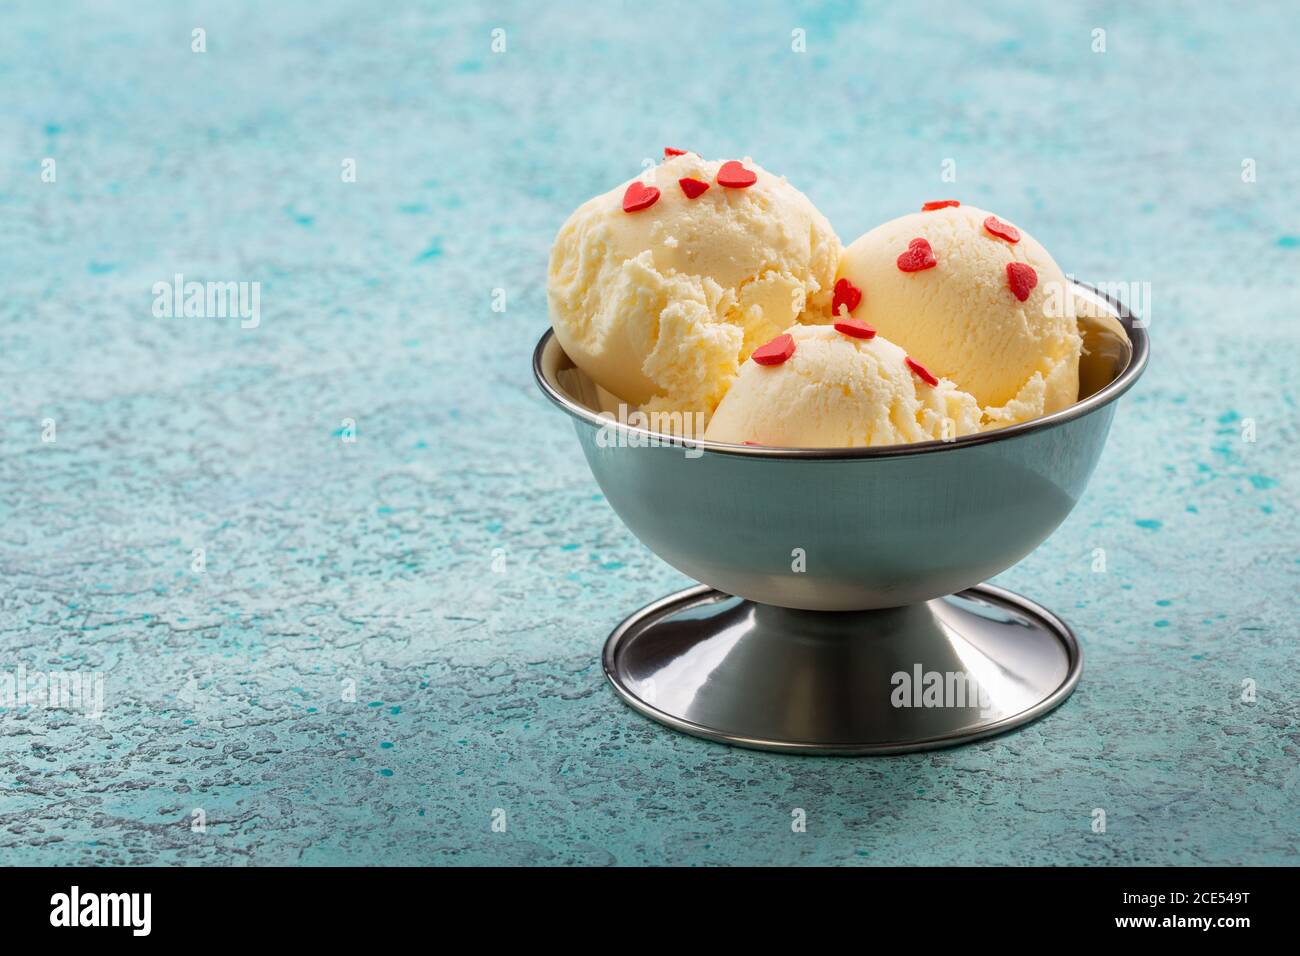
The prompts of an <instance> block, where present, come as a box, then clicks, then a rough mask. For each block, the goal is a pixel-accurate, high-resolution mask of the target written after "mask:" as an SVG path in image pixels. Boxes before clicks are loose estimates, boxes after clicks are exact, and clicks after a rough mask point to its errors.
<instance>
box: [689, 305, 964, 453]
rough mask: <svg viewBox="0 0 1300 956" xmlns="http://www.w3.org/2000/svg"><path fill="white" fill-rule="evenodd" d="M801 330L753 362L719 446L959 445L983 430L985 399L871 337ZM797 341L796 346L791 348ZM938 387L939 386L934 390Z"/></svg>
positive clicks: (719, 414)
mask: <svg viewBox="0 0 1300 956" xmlns="http://www.w3.org/2000/svg"><path fill="white" fill-rule="evenodd" d="M861 325H862V324H861V323H854V324H852V325H849V326H846V327H847V328H849V329H850V331H851V332H852V334H846V333H845V332H841V331H839V329H837V328H836V327H835V326H830V325H796V326H793V327H791V328H789V329H787V330H786V332H785V333H784V334H783V335H782V336H780V337H779V339H778V341H777V343H775V347H774V348H771V349H769V348H766V347H764V348H763V349H761V350H760V351H758V352H756V353H755V358H759V359H762V360H764V361H765V362H769V363H771V364H760V363H759V362H758V361H754V360H751V361H749V362H746V363H745V365H744V367H743V368H742V369H741V371H740V374H739V375H738V376H737V378H736V380H735V382H734V383H733V384H732V386H731V390H730V391H728V392H727V395H726V397H725V398H723V399H722V402H721V403H720V404H719V405H718V409H717V411H716V412H715V413H714V415H713V418H712V420H711V421H710V422H709V426H708V429H707V430H706V431H705V433H704V437H705V438H706V439H708V440H709V441H720V442H729V443H731V444H737V445H738V444H743V443H746V442H749V443H752V444H757V445H776V446H782V447H796V448H856V447H863V446H868V445H898V444H903V443H906V442H918V441H932V440H934V439H952V438H956V437H958V436H960V435H970V434H973V433H974V432H977V431H979V430H980V408H979V405H978V404H977V403H976V401H975V399H974V398H973V397H972V396H970V395H968V394H966V393H965V392H962V391H959V390H958V389H957V388H956V386H954V385H953V383H952V382H950V381H947V380H946V379H935V377H934V376H933V375H931V374H930V372H929V371H928V370H927V369H926V368H925V367H924V366H923V365H922V364H921V363H919V362H916V361H915V360H912V361H910V362H909V357H908V355H907V353H905V352H904V351H903V350H902V349H901V348H899V347H898V346H897V345H895V344H894V343H892V342H889V341H887V340H886V339H884V338H883V337H881V336H879V335H876V336H874V337H872V338H865V337H863V336H865V335H868V334H870V329H868V328H865V327H862V328H859V327H857V326H861ZM787 337H788V339H789V341H785V340H786V338H787ZM932 383H933V384H932Z"/></svg>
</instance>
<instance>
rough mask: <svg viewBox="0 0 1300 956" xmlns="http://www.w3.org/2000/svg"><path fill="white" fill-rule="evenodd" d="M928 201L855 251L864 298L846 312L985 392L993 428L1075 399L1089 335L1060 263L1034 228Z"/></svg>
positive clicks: (855, 283)
mask: <svg viewBox="0 0 1300 956" xmlns="http://www.w3.org/2000/svg"><path fill="white" fill-rule="evenodd" d="M926 207H927V208H925V209H924V210H923V211H921V212H918V213H913V214H911V215H907V216H902V217H900V218H898V219H894V220H891V221H890V222H887V223H885V224H884V225H881V226H877V227H876V228H875V229H872V230H871V231H870V232H868V233H866V234H865V235H863V236H862V237H860V238H859V239H858V240H856V241H855V242H854V243H853V244H852V245H850V246H849V247H848V248H847V249H845V251H844V256H843V258H842V260H841V263H840V268H839V273H838V280H839V281H841V282H842V283H843V285H841V290H844V289H846V288H850V289H852V290H854V292H855V293H858V294H860V302H858V303H857V306H856V308H852V309H850V308H849V307H848V306H847V305H844V306H842V307H841V308H839V309H837V311H838V312H839V313H840V314H847V313H850V312H851V314H852V316H853V317H854V318H857V319H861V320H863V321H865V322H866V323H867V324H868V325H870V326H873V327H874V328H875V329H877V330H878V331H879V333H880V335H882V336H884V337H885V338H887V339H889V340H890V341H893V342H896V343H897V344H898V345H899V346H901V347H902V348H903V349H905V350H906V351H907V353H908V354H909V355H911V356H912V357H913V358H915V359H916V360H917V361H919V362H921V363H923V364H924V365H925V366H926V367H927V368H929V369H931V370H932V371H933V372H934V374H936V375H939V376H946V377H947V378H950V379H951V380H952V381H953V382H954V383H955V384H956V385H957V387H958V388H960V389H961V390H963V391H965V392H969V393H970V394H971V395H973V396H974V398H975V400H976V401H978V402H979V404H980V406H981V408H982V409H983V422H984V427H985V428H997V427H1001V426H1003V425H1009V424H1013V423H1015V422H1021V421H1027V420H1029V419H1031V418H1037V417H1038V416H1040V415H1045V414H1049V413H1051V412H1054V411H1058V410H1060V409H1062V408H1065V407H1066V406H1068V405H1071V404H1073V403H1074V402H1075V401H1076V399H1077V398H1078V392H1079V349H1080V345H1081V339H1080V336H1079V332H1078V329H1077V327H1076V325H1075V321H1074V318H1073V317H1072V316H1071V315H1069V314H1068V312H1067V310H1065V309H1063V308H1062V307H1061V303H1062V300H1063V292H1064V290H1065V284H1066V280H1065V276H1064V274H1063V273H1062V272H1061V269H1060V267H1059V266H1057V264H1056V263H1055V261H1053V259H1052V257H1051V256H1050V255H1048V253H1047V250H1045V249H1044V248H1043V247H1042V246H1041V245H1039V244H1038V243H1037V242H1036V241H1035V240H1034V239H1033V238H1032V237H1031V236H1029V235H1028V234H1027V233H1025V232H1024V231H1023V230H1020V229H1017V228H1016V227H1015V226H1013V225H1011V224H1010V223H1007V222H1005V221H1004V220H1000V219H998V218H997V217H996V216H993V215H991V214H990V213H988V212H985V211H984V210H982V209H976V208H975V207H973V206H963V205H959V204H957V203H956V202H955V201H947V202H943V203H927V204H926ZM842 298H844V296H843V295H840V296H838V297H837V299H842Z"/></svg>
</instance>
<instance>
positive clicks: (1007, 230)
mask: <svg viewBox="0 0 1300 956" xmlns="http://www.w3.org/2000/svg"><path fill="white" fill-rule="evenodd" d="M984 228H985V229H987V230H988V231H989V232H991V233H992V234H993V235H995V236H997V237H998V238H999V239H1005V240H1006V241H1007V242H1019V241H1020V230H1019V229H1017V228H1016V227H1015V226H1013V225H1011V224H1010V223H1005V222H1003V221H1002V220H1000V219H999V218H998V217H997V216H989V217H988V218H987V219H985V220H984Z"/></svg>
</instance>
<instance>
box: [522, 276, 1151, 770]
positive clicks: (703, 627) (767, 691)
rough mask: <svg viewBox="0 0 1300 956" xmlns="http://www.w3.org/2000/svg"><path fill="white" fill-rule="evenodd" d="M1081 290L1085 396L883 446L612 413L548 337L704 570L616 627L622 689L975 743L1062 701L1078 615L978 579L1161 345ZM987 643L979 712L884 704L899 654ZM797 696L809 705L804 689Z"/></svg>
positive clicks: (556, 381)
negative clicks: (1059, 406) (643, 422)
mask: <svg viewBox="0 0 1300 956" xmlns="http://www.w3.org/2000/svg"><path fill="white" fill-rule="evenodd" d="M1073 292H1074V296H1075V299H1076V300H1077V301H1078V302H1080V303H1082V306H1083V307H1082V308H1081V310H1080V311H1081V312H1082V313H1084V314H1083V315H1081V317H1080V318H1079V327H1080V331H1081V332H1082V333H1083V336H1084V355H1083V358H1082V360H1081V363H1080V379H1081V385H1080V398H1079V401H1078V402H1077V403H1076V404H1074V405H1072V406H1070V407H1069V408H1067V409H1064V410H1062V411H1060V412H1057V413H1055V414H1052V415H1048V416H1045V417H1043V418H1039V419H1036V420H1034V421H1031V422H1026V423H1023V424H1019V425H1014V426H1011V427H1009V428H1004V429H1000V430H996V431H991V432H984V433H981V434H976V435H969V436H964V437H961V438H956V439H954V440H951V441H933V442H924V443H919V444H911V445H899V446H888V447H880V448H862V449H795V448H770V447H756V446H738V445H728V444H721V443H712V442H707V441H703V440H699V441H682V440H678V439H672V438H669V437H667V436H663V435H655V434H652V433H650V432H648V431H646V430H644V429H639V428H636V427H634V426H632V425H626V424H620V423H618V422H616V421H611V419H610V416H608V415H607V414H606V415H602V414H601V410H600V409H599V408H597V407H595V403H593V402H592V401H591V399H590V393H589V392H587V391H586V390H584V389H579V388H575V387H573V382H574V381H575V376H580V373H577V372H576V371H575V370H574V369H573V365H572V363H571V362H570V361H569V359H568V357H567V356H566V355H565V354H564V352H563V350H562V349H561V348H560V346H559V344H558V343H557V342H556V340H555V338H554V336H553V334H552V333H550V332H547V333H546V334H545V335H543V336H542V339H541V341H540V342H539V343H538V345H537V349H536V351H535V353H534V358H533V366H534V372H535V374H536V377H537V381H538V384H539V385H540V387H541V389H542V391H543V392H544V393H545V394H546V396H547V397H548V398H550V399H551V401H553V402H554V403H555V404H556V405H557V406H559V407H560V408H562V409H563V410H564V411H566V412H567V413H568V414H569V415H570V416H571V417H572V418H573V420H574V426H575V430H576V431H577V434H578V440H579V443H580V444H581V446H582V450H583V453H584V454H585V455H586V457H587V462H588V464H589V465H590V467H591V471H592V474H593V475H594V476H595V478H596V481H597V483H598V484H599V485H600V488H601V491H602V492H603V493H604V496H605V498H606V499H607V500H608V501H609V503H610V505H611V506H612V507H613V508H614V510H615V511H616V512H617V513H618V515H619V517H620V518H621V519H622V520H623V521H624V523H626V524H627V526H628V528H629V529H631V531H632V533H633V534H635V535H636V536H637V537H638V538H639V539H640V540H641V541H642V542H643V543H644V544H645V545H646V546H647V547H649V548H650V549H651V550H652V551H654V552H655V553H656V554H657V555H659V557H661V558H662V559H663V560H665V561H667V562H668V563H669V564H671V565H672V566H673V567H675V568H677V569H678V570H680V571H682V572H684V573H686V574H688V575H690V576H691V577H692V578H694V579H696V580H698V581H701V582H703V583H704V584H705V585H707V586H708V587H707V588H696V589H692V590H690V591H687V592H682V593H681V594H678V595H673V596H670V597H669V598H665V599H664V600H662V601H659V602H656V603H655V604H653V605H651V606H650V607H649V608H645V609H643V610H642V611H641V612H638V614H637V615H634V616H633V617H632V618H629V619H628V620H627V621H625V622H624V623H623V624H622V625H620V626H619V628H617V629H616V630H615V631H614V633H613V634H612V635H611V636H610V639H609V641H608V643H607V646H606V653H605V665H606V672H607V674H608V675H609V677H610V680H611V681H612V682H613V683H614V686H615V688H616V689H617V690H618V692H619V693H620V695H622V696H623V697H624V699H625V700H627V702H628V703H630V704H632V705H633V706H634V707H636V708H637V709H638V710H641V711H642V712H643V713H646V714H647V715H648V716H651V717H654V718H655V719H657V720H660V721H662V722H664V723H667V724H669V725H671V726H674V727H676V728H677V729H680V730H685V731H687V732H690V733H694V734H697V735H699V736H705V737H711V738H714V739H720V740H726V741H729V742H732V743H738V744H743V745H748V746H756V747H763V748H767V749H778V750H792V751H799V752H831V753H871V752H894V751H900V750H914V749H922V748H925V747H934V746H942V745H946V744H951V743H956V742H960V741H964V740H969V739H974V738H976V737H982V736H987V735H989V734H992V733H998V732H1000V731H1002V730H1005V729H1008V728H1009V727H1012V726H1016V725H1018V724H1021V723H1024V722H1026V721H1027V720H1031V719H1033V718H1034V717H1037V716H1039V714H1041V713H1044V712H1046V711H1047V710H1050V709H1051V707H1054V706H1055V705H1056V704H1058V703H1060V701H1061V700H1064V698H1065V697H1066V696H1068V694H1069V692H1070V691H1071V690H1072V689H1073V687H1074V684H1075V683H1076V682H1077V680H1078V676H1079V672H1080V669H1081V661H1082V657H1081V653H1080V651H1079V648H1078V644H1077V641H1076V640H1075V638H1074V635H1073V634H1072V633H1071V632H1070V630H1069V628H1068V627H1067V626H1066V625H1065V624H1064V623H1063V622H1061V621H1060V620H1059V619H1058V618H1056V617H1055V616H1054V615H1052V614H1051V613H1050V612H1048V611H1046V610H1045V609H1043V608H1041V607H1039V606H1037V605H1034V604H1033V603H1032V602H1029V601H1027V600H1025V599H1024V598H1020V597H1018V596H1016V595H1012V594H1010V593H1009V592H1006V591H1003V590H1001V589H997V588H993V587H991V586H988V585H981V584H980V583H981V582H983V581H985V580H986V579H988V578H990V577H992V576H994V575H996V574H998V573H999V572H1001V571H1003V570H1005V569H1006V568H1008V567H1010V566H1011V565H1013V564H1015V563H1016V562H1017V561H1019V560H1020V559H1021V558H1023V557H1024V556H1025V555H1027V554H1029V553H1030V552H1031V551H1032V550H1033V549H1034V548H1036V547H1037V546H1038V545H1039V544H1040V543H1042V541H1043V540H1045V539H1046V538H1047V537H1048V535H1050V534H1051V533H1052V532H1053V531H1054V530H1055V529H1056V528H1057V526H1059V525H1060V524H1061V522H1062V521H1064V520H1065V517H1066V516H1067V515H1068V514H1069V513H1070V511H1071V509H1072V508H1073V507H1074V505H1075V503H1076V502H1077V501H1078V500H1079V497H1080V496H1081V495H1082V494H1083V490H1084V488H1085V486H1086V485H1087V483H1088V479H1089V478H1090V477H1091V475H1092V472H1093V469H1094V468H1095V467H1096V465H1097V461H1098V459H1099V457H1100V456H1101V450H1102V447H1103V445H1104V444H1105V441H1106V436H1107V434H1108V432H1109V431H1110V425H1111V421H1112V419H1113V418H1114V415H1115V408H1116V405H1115V400H1116V399H1118V398H1119V397H1120V396H1121V395H1123V394H1124V393H1125V392H1126V391H1128V389H1129V388H1130V387H1132V385H1133V384H1134V382H1136V381H1137V379H1138V377H1139V376H1140V375H1141V374H1142V371H1143V369H1144V367H1145V365H1146V362H1147V353H1148V339H1147V334H1146V331H1145V329H1144V327H1143V326H1142V323H1141V322H1139V321H1137V320H1136V319H1135V318H1134V317H1133V316H1132V315H1130V314H1129V313H1128V312H1127V310H1125V309H1124V308H1123V307H1122V306H1121V305H1119V304H1118V303H1116V302H1114V301H1112V300H1110V299H1107V298H1105V297H1103V296H1101V295H1099V294H1098V293H1096V292H1095V291H1093V290H1092V289H1090V288H1088V287H1086V286H1083V285H1076V287H1075V288H1074V290H1073ZM565 383H568V385H569V387H568V388H566V387H565ZM575 393H577V394H575ZM577 395H583V396H584V397H582V398H580V397H577ZM825 612H853V613H849V614H828V613H825ZM976 659H977V660H978V661H979V667H977V668H975V669H976V670H982V672H983V675H984V677H983V679H982V680H981V681H980V682H979V684H980V689H981V691H982V692H984V700H983V704H982V705H981V706H980V707H978V708H972V707H967V706H961V707H957V706H952V707H936V708H922V709H921V710H915V709H913V708H910V707H907V706H901V707H900V706H898V705H897V703H896V701H895V703H894V704H893V705H889V704H886V705H885V706H884V707H883V708H882V707H881V706H878V705H879V704H880V700H879V698H880V692H881V690H882V689H884V690H889V686H888V681H889V680H890V679H895V678H896V675H897V674H898V673H900V671H899V670H897V669H895V670H888V669H889V668H891V667H892V668H905V669H907V670H909V671H910V672H912V673H920V674H925V673H929V672H930V671H931V670H932V669H933V668H932V665H934V667H937V668H938V669H937V670H935V673H939V674H948V673H951V672H952V671H951V668H950V667H948V668H945V667H940V666H939V665H953V666H958V665H959V670H961V671H962V672H963V673H970V672H971V670H972V668H971V666H970V665H971V661H972V660H976ZM917 665H920V666H921V670H920V671H917V670H916V666H917ZM886 670H887V671H888V673H887V674H885V675H884V680H885V685H884V686H883V688H882V685H881V684H880V681H881V679H882V678H881V674H882V673H883V672H884V671H886ZM810 688H814V689H815V690H816V694H817V696H816V698H815V700H813V701H811V702H809V701H810V699H809V696H808V695H809V694H810V693H811V692H812V691H811V690H810ZM792 694H793V695H794V696H793V697H792V696H791V695H792ZM998 694H1000V695H1001V697H1000V698H999V699H994V700H992V703H991V704H990V696H992V697H993V698H998ZM886 696H889V695H886ZM894 696H895V698H896V697H897V695H894ZM795 699H797V700H803V701H805V704H806V706H804V707H803V709H802V711H800V710H798V709H797V708H795V709H792V708H791V707H790V706H789V703H790V701H791V700H795ZM1022 705H1023V706H1022ZM931 710H933V711H937V713H931V712H930V711H931ZM922 711H925V712H924V713H922Z"/></svg>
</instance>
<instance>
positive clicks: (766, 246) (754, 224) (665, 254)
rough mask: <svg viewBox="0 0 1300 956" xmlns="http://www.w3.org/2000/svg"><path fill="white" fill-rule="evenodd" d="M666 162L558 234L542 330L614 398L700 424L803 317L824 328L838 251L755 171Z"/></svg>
mask: <svg viewBox="0 0 1300 956" xmlns="http://www.w3.org/2000/svg"><path fill="white" fill-rule="evenodd" d="M665 155H666V158H665V161H664V162H663V163H662V164H660V165H658V166H656V167H654V168H652V169H650V170H648V171H647V172H646V173H645V174H643V175H642V176H641V177H638V178H637V179H633V180H630V181H629V182H627V183H624V184H623V185H621V186H619V187H617V188H616V189H613V190H610V191H609V192H607V193H605V194H603V195H600V196H597V197H595V198H594V199H591V200H590V201H588V202H586V203H584V204H583V205H582V206H580V207H579V208H578V209H577V210H576V211H575V212H574V213H573V214H572V215H571V216H570V217H569V219H568V221H567V222H565V224H564V226H563V227H562V228H561V229H560V232H559V235H558V236H557V237H556V240H555V244H554V246H553V248H552V250H551V260H550V268H549V273H548V281H547V298H548V302H549V305H550V315H551V324H552V326H553V327H554V329H555V335H556V337H557V338H558V339H559V342H560V345H561V346H562V347H563V348H564V351H565V352H566V354H568V356H569V357H570V358H571V359H572V360H573V361H574V363H575V364H576V365H577V366H578V367H579V368H580V369H581V370H582V371H584V372H585V373H586V374H587V375H589V376H590V377H591V378H592V379H593V380H594V381H595V382H596V383H597V384H598V385H600V386H602V387H603V388H605V389H606V390H607V391H609V392H611V393H612V394H614V395H616V396H618V397H619V398H621V399H623V400H625V401H627V402H629V403H631V404H633V405H637V406H640V407H641V408H643V409H645V410H650V411H656V410H663V411H675V410H681V411H688V412H702V413H703V414H704V415H705V416H707V415H708V414H709V413H711V412H712V411H713V409H714V408H715V407H716V405H717V404H718V402H719V401H720V400H721V398H722V396H723V394H725V392H726V391H727V388H728V387H729V386H730V384H731V382H732V380H733V379H734V378H735V376H736V374H737V372H738V371H739V369H740V366H741V363H743V362H744V361H745V360H746V359H747V358H748V357H749V355H750V353H751V352H752V351H753V350H754V349H755V348H756V347H757V346H759V345H761V344H763V343H764V342H766V341H768V340H769V339H771V338H772V337H773V336H775V335H777V334H778V333H780V332H781V331H782V330H783V329H785V328H786V327H788V326H789V325H791V324H792V323H794V322H796V321H798V320H799V319H800V317H801V316H803V315H804V313H805V312H809V311H811V312H814V313H819V314H820V315H822V316H823V317H824V316H826V315H829V310H830V303H831V296H832V292H831V288H832V284H833V282H834V278H835V269H836V267H837V265H838V262H839V256H840V252H841V246H840V241H839V239H838V238H837V236H836V235H835V232H834V231H833V230H832V229H831V226H830V224H829V223H828V222H827V221H826V219H825V217H824V216H822V214H821V213H819V212H818V211H817V209H816V208H815V207H814V206H813V204H812V203H811V202H809V201H808V199H807V197H805V196H804V195H803V194H802V193H801V192H799V191H798V190H797V189H795V188H794V187H793V186H791V185H790V184H789V183H788V182H786V180H785V179H784V178H783V177H779V176H774V175H773V174H771V173H769V172H767V171H766V170H764V169H763V168H762V167H760V166H758V165H756V164H755V163H753V162H752V161H751V160H749V159H746V160H744V161H734V160H733V161H728V162H725V163H723V162H713V161H706V160H704V159H702V158H700V157H699V156H697V155H695V154H693V153H682V152H681V151H679V150H665Z"/></svg>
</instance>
